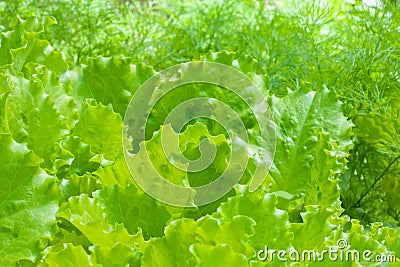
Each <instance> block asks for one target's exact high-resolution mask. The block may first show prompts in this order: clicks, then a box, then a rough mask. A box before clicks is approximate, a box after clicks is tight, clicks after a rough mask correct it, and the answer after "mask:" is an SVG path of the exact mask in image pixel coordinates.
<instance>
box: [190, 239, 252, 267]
mask: <svg viewBox="0 0 400 267" xmlns="http://www.w3.org/2000/svg"><path fill="white" fill-rule="evenodd" d="M190 251H191V252H192V253H193V254H194V255H196V260H197V263H196V265H195V266H204V267H206V266H215V267H225V266H233V267H242V266H243V267H245V266H249V264H248V263H247V258H246V257H245V256H244V255H242V254H239V253H236V252H234V251H233V249H232V248H231V247H230V246H229V245H226V244H223V245H217V246H212V245H207V244H194V245H192V246H191V247H190Z"/></svg>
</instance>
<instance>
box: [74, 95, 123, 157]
mask: <svg viewBox="0 0 400 267" xmlns="http://www.w3.org/2000/svg"><path fill="white" fill-rule="evenodd" d="M73 134H74V135H76V136H79V137H80V138H82V141H83V142H85V143H87V144H89V145H90V146H91V148H92V150H93V152H95V153H98V154H102V155H104V156H105V157H106V158H107V159H109V160H113V159H115V158H117V157H118V156H120V155H121V154H122V118H121V115H120V114H118V113H115V112H114V111H113V110H112V108H111V107H110V106H108V107H106V106H104V105H102V104H101V103H96V102H95V101H93V100H87V101H86V102H85V104H84V105H83V107H82V110H81V116H80V118H79V121H78V123H77V124H76V126H75V129H74V130H73Z"/></svg>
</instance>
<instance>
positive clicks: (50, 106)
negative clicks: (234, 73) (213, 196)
mask: <svg viewBox="0 0 400 267" xmlns="http://www.w3.org/2000/svg"><path fill="white" fill-rule="evenodd" d="M295 2H296V3H295ZM390 2H391V1H388V2H387V3H381V4H379V5H378V6H375V7H371V6H369V7H368V6H365V5H362V4H360V3H358V1H355V3H350V2H344V1H330V2H329V3H322V1H321V2H320V1H302V2H300V1H299V2H297V1H289V0H288V1H279V2H278V1H255V0H243V1H233V0H232V1H231V0H229V1H222V0H221V1H220V0H217V1H210V0H201V1H186V2H179V1H174V0H168V1H117V0H113V1H99V0H92V1H89V0H72V1H67V0H62V1H55V0H51V1H31V0H24V1H22V0H18V1H2V2H0V30H1V32H2V33H1V35H0V151H1V153H0V182H1V185H2V186H1V188H0V265H1V266H77V265H78V266H225V265H226V266H269V265H271V266H280V265H285V266H297V265H296V264H300V265H304V266H308V265H310V266H314V265H318V266H319V265H322V264H324V265H329V266H330V265H332V266H335V264H337V263H335V262H333V263H332V262H329V261H327V260H326V259H325V261H324V262H311V261H307V260H306V261H304V262H301V263H298V262H293V261H289V262H287V263H282V262H278V261H277V260H276V258H275V261H272V262H262V261H260V260H259V259H258V258H257V253H258V252H259V251H260V250H262V249H264V247H265V246H266V245H267V246H268V247H269V248H271V249H284V250H287V251H290V250H294V249H295V250H298V251H302V250H307V249H314V250H316V251H319V252H321V251H323V250H324V249H329V248H335V247H336V246H337V244H338V243H337V242H338V241H340V240H343V239H344V240H346V241H347V242H348V244H349V246H350V248H351V249H357V250H359V251H361V252H362V251H364V250H366V249H368V250H371V251H373V252H374V253H383V254H390V253H393V254H395V255H396V256H397V257H399V256H398V255H399V253H400V241H399V240H400V230H399V228H398V226H399V225H400V223H399V219H400V197H399V194H398V192H399V190H400V179H399V175H400V139H399V136H400V108H399V101H400V93H399V92H400V88H399V84H400V83H399V81H400V69H399V67H400V65H399V56H398V55H400V41H399V40H400V31H399V27H400V20H399V19H398V18H399V15H400V13H399V12H400V9H399V8H398V7H396V5H394V4H393V3H390ZM293 7H295V9H293ZM32 15H33V16H32ZM43 15H44V16H43ZM50 16H52V17H50ZM55 24H57V25H55ZM232 51H235V52H232ZM64 55H65V56H64ZM192 60H205V61H212V62H218V63H223V64H225V65H228V66H232V67H234V68H236V69H238V70H240V71H241V72H243V73H245V74H246V75H247V76H248V77H249V78H250V79H251V80H253V81H254V82H255V83H256V84H257V85H258V86H259V87H260V88H261V89H262V90H263V91H264V93H265V95H266V97H267V99H266V100H267V101H268V103H269V104H270V107H271V109H272V114H273V118H274V121H275V123H276V139H277V140H276V141H277V142H276V155H275V158H274V161H273V166H272V169H271V171H270V173H269V175H268V177H267V178H266V180H265V181H264V183H263V185H262V186H261V187H260V188H258V189H257V190H256V191H254V192H250V191H249V181H250V180H251V178H252V173H253V169H252V167H253V165H252V164H253V163H254V161H255V160H256V158H255V157H250V159H249V164H248V166H247V168H246V170H245V173H244V176H243V177H242V179H241V180H240V182H239V184H238V185H236V186H235V187H234V189H232V190H231V191H230V192H229V193H228V194H227V195H225V196H224V197H223V198H221V199H219V200H218V201H215V202H214V203H210V204H207V205H205V206H201V207H193V208H177V207H172V206H168V205H166V204H163V203H160V202H158V201H156V200H154V199H153V198H152V197H150V196H149V195H147V194H146V193H145V192H143V190H142V189H141V188H140V187H139V186H138V185H137V184H136V183H135V182H134V180H133V179H132V178H131V174H130V172H129V170H128V167H127V165H126V162H125V160H124V156H123V151H122V129H123V124H122V117H123V116H124V114H125V111H126V109H127V106H128V103H129V101H130V99H131V97H132V96H133V95H134V93H135V92H136V90H137V89H138V88H139V86H140V85H141V84H143V83H144V82H145V81H146V80H147V79H148V78H149V77H151V76H152V75H154V74H157V71H158V70H161V69H162V68H165V67H168V66H171V65H174V64H177V63H181V62H187V61H192ZM190 88H191V89H192V90H191V91H190V92H189V91H188V90H184V89H185V88H183V87H182V88H178V89H177V90H176V91H175V93H172V94H170V95H167V96H166V97H165V98H163V99H162V100H161V101H160V102H159V103H157V105H156V108H155V111H154V112H152V113H151V115H150V117H149V121H148V124H147V126H146V127H147V128H146V130H147V132H146V133H147V135H146V140H145V141H144V142H143V143H142V144H141V146H142V148H143V146H146V147H147V149H148V150H149V151H151V157H152V158H153V159H154V162H155V163H156V164H155V167H156V168H157V169H158V170H159V171H160V172H162V173H163V174H166V177H167V179H169V180H170V181H171V182H173V183H176V184H179V185H192V186H193V185H195V186H197V185H202V184H207V183H209V182H210V181H213V180H214V179H215V178H216V177H218V176H219V174H220V173H221V172H223V171H224V170H225V168H226V164H227V159H229V157H230V155H231V153H232V151H231V150H230V147H229V145H230V144H231V140H229V136H228V135H227V134H226V131H224V129H222V127H221V126H220V125H219V124H217V123H213V122H212V121H211V120H204V119H197V120H193V121H191V122H190V123H189V124H188V125H186V127H184V129H182V131H181V132H180V133H175V132H174V130H173V129H172V128H171V127H169V126H168V125H167V126H162V122H163V120H164V119H165V117H166V115H167V114H168V113H169V112H170V111H171V110H172V109H173V108H174V107H175V106H176V105H177V104H179V103H181V102H182V101H185V100H187V99H190V98H192V97H196V96H208V97H213V98H216V99H219V100H221V101H225V102H226V103H228V104H229V105H231V106H232V107H234V110H235V112H236V113H237V114H238V115H239V117H240V118H241V119H242V120H243V121H244V124H245V125H246V127H247V128H248V129H249V133H250V136H249V139H250V140H251V141H253V143H252V144H253V145H254V149H257V148H258V146H259V144H258V143H257V137H258V134H259V133H258V131H259V129H258V127H257V126H256V125H255V124H254V115H253V114H252V113H251V112H250V111H249V110H248V107H247V106H246V105H245V104H244V103H243V101H241V99H240V98H239V97H238V96H236V95H234V94H229V93H227V92H226V91H224V90H223V88H219V87H217V86H213V85H202V84H199V85H195V86H192V87H190ZM163 131H165V132H168V133H169V134H171V136H172V135H174V136H179V142H180V143H179V145H180V148H181V150H182V151H183V154H184V155H185V156H187V157H188V158H191V159H196V158H197V157H198V156H199V154H200V148H199V147H200V141H201V139H202V138H204V137H208V138H210V139H212V140H213V141H214V143H216V145H217V157H216V159H215V161H214V162H213V163H212V164H211V165H210V166H209V167H208V168H206V169H205V170H203V171H202V172H200V173H191V172H185V171H182V170H180V169H177V168H174V167H171V166H170V165H168V164H169V162H168V159H167V158H166V157H165V155H164V154H163V151H162V149H160V142H161V140H160V139H161V133H162V132H163ZM137 149H140V147H138V148H137ZM138 155H139V156H140V155H141V154H140V150H139V153H138ZM138 158H139V157H138ZM142 171H143V170H142ZM139 173H140V172H139ZM279 264H280V265H279ZM356 265H357V266H378V265H379V266H389V263H374V262H366V261H361V262H359V263H349V262H346V263H344V262H343V266H356ZM393 266H395V264H393Z"/></svg>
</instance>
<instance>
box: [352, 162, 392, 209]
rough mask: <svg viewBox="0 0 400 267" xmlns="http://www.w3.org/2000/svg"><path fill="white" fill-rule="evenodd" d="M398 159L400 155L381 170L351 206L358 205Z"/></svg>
mask: <svg viewBox="0 0 400 267" xmlns="http://www.w3.org/2000/svg"><path fill="white" fill-rule="evenodd" d="M399 159H400V155H399V156H397V157H396V158H395V159H394V160H393V161H392V162H390V163H389V165H388V166H387V167H386V168H385V170H383V172H382V173H381V174H380V175H379V176H378V177H377V178H376V179H375V181H374V182H373V183H372V184H371V185H370V187H369V188H368V189H367V191H365V193H364V194H362V196H361V197H360V198H359V199H358V200H357V202H356V203H355V204H354V205H352V208H353V207H357V206H359V205H360V203H361V201H362V200H363V199H364V197H365V196H366V195H368V193H369V192H370V191H371V190H372V188H374V186H375V185H376V184H377V183H378V182H379V181H380V180H381V179H382V178H383V176H385V174H386V173H387V172H388V171H389V169H390V168H391V167H392V166H393V164H394V163H396V161H398V160H399Z"/></svg>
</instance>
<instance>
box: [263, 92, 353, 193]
mask: <svg viewBox="0 0 400 267" xmlns="http://www.w3.org/2000/svg"><path fill="white" fill-rule="evenodd" d="M272 107H273V108H272V109H273V113H274V120H275V122H276V124H277V133H276V138H277V144H276V146H277V148H276V153H275V158H274V164H273V167H272V169H271V171H270V174H271V176H272V178H273V179H274V181H275V182H276V190H283V191H287V192H289V193H290V194H293V195H296V194H297V195H299V194H304V193H305V191H306V187H307V184H309V183H311V182H312V181H311V175H312V172H315V167H314V169H313V167H312V166H313V162H314V161H315V158H316V153H317V150H316V149H317V146H324V144H319V145H318V138H319V137H318V135H316V133H317V132H318V131H323V132H324V133H326V134H328V135H329V136H330V137H331V138H332V140H334V142H335V143H336V146H337V148H336V149H335V150H336V154H337V156H336V158H338V160H340V161H342V162H343V161H344V157H345V156H346V154H347V153H348V151H349V149H350V146H351V140H350V135H351V126H352V124H351V123H350V122H349V121H347V120H346V118H345V117H344V116H343V114H342V110H341V103H340V102H339V101H338V100H337V99H336V96H335V94H334V92H330V91H328V90H327V89H323V90H320V91H318V92H314V91H312V92H308V93H305V92H303V90H297V91H295V92H291V93H290V94H288V95H287V96H285V97H283V98H277V97H272ZM326 141H327V140H326ZM320 142H322V140H321V141H320ZM319 160H321V159H319ZM317 164H324V163H323V162H321V163H317ZM312 170H313V171H312ZM339 170H340V169H339ZM339 170H336V169H335V172H336V171H339ZM327 174H330V173H329V172H325V175H327ZM328 178H329V177H320V178H319V179H321V180H324V179H328Z"/></svg>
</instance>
